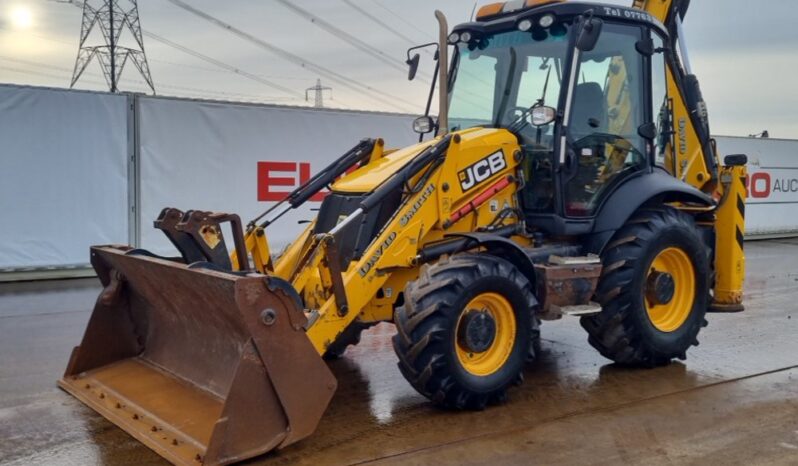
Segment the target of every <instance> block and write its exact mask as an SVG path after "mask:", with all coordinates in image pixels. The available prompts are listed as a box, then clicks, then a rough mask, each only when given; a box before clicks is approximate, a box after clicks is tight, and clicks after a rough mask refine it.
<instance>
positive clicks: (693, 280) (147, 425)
mask: <svg viewBox="0 0 798 466" xmlns="http://www.w3.org/2000/svg"><path fill="white" fill-rule="evenodd" d="M687 7H688V1H686V0H638V1H635V2H634V5H633V6H632V7H631V8H624V7H618V6H610V5H601V4H596V3H583V2H571V1H568V2H565V1H556V0H549V1H545V0H526V1H524V0H516V1H510V2H507V3H496V4H490V5H486V6H483V7H482V8H481V9H480V10H479V13H478V15H477V17H476V19H475V21H473V22H470V23H466V24H461V25H459V26H457V27H455V28H453V29H452V30H449V28H448V25H447V24H446V20H445V17H444V16H443V15H442V14H441V13H439V12H438V13H436V15H437V17H438V20H439V22H440V26H441V27H440V41H439V43H437V44H428V46H430V47H434V48H436V49H437V50H436V53H435V54H434V56H435V58H436V61H437V65H436V68H437V71H436V74H435V76H436V82H433V84H432V88H431V91H430V97H429V100H428V102H427V104H428V105H427V109H428V112H427V113H428V115H425V116H422V117H420V118H418V119H417V120H416V121H415V122H414V128H415V129H416V131H417V132H419V133H421V137H420V142H419V143H418V144H417V145H413V146H411V147H406V148H404V149H399V150H388V149H387V148H386V147H385V145H384V142H383V141H382V140H381V139H366V140H363V141H360V142H359V143H358V144H357V145H356V146H355V147H353V148H352V149H351V150H350V151H348V152H347V153H346V154H344V155H343V156H341V157H340V158H339V159H338V160H336V161H335V162H334V163H332V164H331V165H330V166H329V167H327V168H326V169H324V170H323V171H321V172H320V173H318V174H317V175H316V176H315V177H313V178H312V179H311V180H310V181H308V182H307V183H306V184H304V185H303V186H301V187H300V188H298V189H297V190H296V191H294V192H293V193H291V194H290V195H289V196H288V198H287V199H286V200H285V201H283V202H281V203H278V204H276V205H275V206H274V207H273V208H271V209H270V210H268V211H267V212H266V213H264V215H263V216H261V217H260V218H258V219H255V220H254V221H252V222H251V223H249V224H247V225H244V224H242V223H241V221H240V219H239V218H238V217H237V216H235V215H230V214H222V213H212V212H203V211H187V212H182V211H180V210H177V209H169V208H168V209H164V210H163V212H162V213H161V215H160V217H159V218H158V219H157V220H156V222H155V227H156V228H159V229H161V230H163V232H164V233H165V234H166V235H167V236H168V237H169V239H170V240H171V241H172V243H173V244H174V246H175V247H176V249H177V250H178V251H179V252H180V256H179V257H159V256H156V255H154V254H152V253H150V252H148V251H146V250H141V249H134V248H130V247H122V246H96V247H93V248H92V249H91V262H92V264H93V266H94V268H95V269H96V271H97V274H98V275H99V277H100V280H101V281H102V284H103V286H104V287H105V288H104V290H103V292H102V293H101V295H100V297H99V299H98V301H97V304H96V307H95V309H94V313H93V314H92V316H91V320H90V322H89V324H88V328H87V330H86V333H85V336H84V337H83V341H82V342H81V343H80V346H78V347H77V348H75V350H74V352H73V353H72V357H71V359H70V361H69V365H68V367H67V369H66V373H65V375H64V377H63V378H62V379H61V380H60V386H61V387H62V388H63V389H64V390H66V391H68V392H69V393H71V394H72V395H74V396H75V397H77V398H78V399H80V400H81V401H83V402H84V403H86V404H87V405H89V406H90V407H92V408H93V409H95V410H96V411H97V412H99V413H100V414H102V415H103V416H105V417H106V418H108V419H109V420H110V421H112V422H113V423H115V424H116V425H118V426H119V427H121V428H122V429H124V430H125V431H127V432H128V433H130V434H131V435H132V436H134V437H135V438H137V439H138V440H140V441H141V442H143V443H144V444H146V445H147V446H149V447H150V448H152V449H153V450H155V451H156V452H158V453H159V454H160V455H162V456H163V457H164V458H166V459H168V460H169V461H172V462H174V463H179V464H197V463H204V464H227V463H232V462H236V461H240V460H244V459H247V458H250V457H253V456H256V455H259V454H262V453H265V452H267V451H270V450H273V449H275V448H281V447H285V446H286V445H290V444H292V443H294V442H297V441H299V440H301V439H302V438H304V437H307V436H308V435H310V434H311V433H312V432H313V430H314V429H315V428H316V425H317V423H318V421H319V419H320V418H321V416H322V415H323V413H324V411H325V409H326V407H327V405H328V403H329V401H330V399H331V398H332V396H333V393H334V391H335V389H336V380H335V378H334V377H333V375H332V373H331V372H330V370H329V369H328V367H327V365H326V363H325V361H324V357H325V356H328V357H335V356H339V355H340V354H341V353H342V352H343V351H344V350H345V349H346V347H347V345H349V344H355V343H356V342H357V341H358V339H359V334H360V332H361V331H362V330H363V329H365V328H367V327H369V326H371V325H374V324H375V323H378V322H385V321H389V322H393V323H394V324H395V325H396V335H395V336H394V337H393V345H394V349H395V352H396V356H397V359H398V364H399V368H400V369H401V372H402V374H404V376H405V377H406V378H407V381H408V382H409V383H410V384H411V385H412V386H413V387H414V388H415V389H416V390H417V391H418V392H419V393H421V394H423V395H424V396H426V397H428V398H429V399H430V400H431V401H432V402H433V403H435V404H437V405H439V406H441V407H443V408H448V409H483V408H484V407H485V406H486V405H489V404H492V403H498V402H502V401H504V400H505V399H506V396H507V390H508V388H509V387H511V386H512V385H513V384H514V383H517V382H519V381H520V380H521V378H522V369H523V367H524V364H525V363H526V362H527V361H529V360H530V359H532V358H534V357H535V355H536V353H537V352H538V347H539V335H540V330H539V327H540V322H541V321H545V320H553V319H559V318H562V317H564V316H565V317H578V318H579V319H580V320H581V324H582V326H583V327H584V329H585V330H586V331H587V334H588V338H589V343H590V344H591V345H592V346H594V347H595V348H596V349H597V350H598V351H599V352H600V353H601V354H602V355H604V356H605V357H607V358H608V359H610V360H612V361H615V362H616V363H618V364H623V365H629V366H643V367H652V366H658V365H663V364H668V363H669V362H671V361H672V360H673V359H675V358H679V359H684V358H685V357H686V353H687V351H688V349H689V348H690V347H691V346H693V345H696V344H697V343H698V341H697V336H698V333H699V331H700V330H701V329H702V328H703V327H704V326H706V325H707V320H706V313H707V312H709V311H719V312H733V311H741V310H742V309H743V307H742V288H743V275H744V255H743V231H744V211H745V201H744V199H745V187H744V180H745V175H746V173H745V164H746V157H745V156H744V155H734V156H727V157H725V159H724V161H723V163H721V162H720V158H719V155H718V151H717V149H716V147H715V143H714V141H713V140H712V139H711V138H710V133H709V126H708V122H707V112H706V106H705V104H704V101H703V99H702V97H701V91H700V89H699V85H698V80H697V79H696V77H695V76H694V75H693V74H692V72H691V70H690V63H689V59H688V53H687V49H686V46H685V41H684V33H683V31H682V20H683V18H684V16H685V14H686V11H687ZM450 56H451V60H450V59H449V57H450ZM408 64H409V65H410V78H411V79H412V77H413V76H414V75H415V72H416V69H417V68H418V66H419V55H418V54H415V53H413V49H411V51H408ZM436 89H437V93H438V96H439V101H440V102H439V112H438V115H437V117H435V118H433V117H432V116H430V115H429V107H430V105H429V104H430V103H431V102H432V99H433V95H434V93H435V91H436ZM429 133H432V134H431V136H429V137H428V138H427V140H424V134H429ZM325 188H329V190H330V194H329V195H327V197H326V198H325V199H324V201H323V203H322V205H321V209H320V210H319V212H318V215H317V217H316V219H315V220H314V221H313V222H312V223H310V224H309V225H308V226H307V228H306V229H305V231H304V232H303V233H302V234H301V235H300V236H299V237H298V238H297V239H296V240H295V241H294V242H293V243H292V244H290V245H289V246H287V248H286V249H285V250H284V251H283V252H282V253H281V254H279V255H276V254H275V255H274V257H273V254H272V251H271V250H270V248H269V244H268V241H267V235H266V230H267V228H268V227H269V226H270V225H272V224H273V223H274V222H275V221H277V220H278V219H279V218H280V217H281V216H282V215H283V214H285V213H286V212H288V211H290V210H291V209H294V208H296V207H298V206H300V205H302V204H303V203H304V202H306V201H308V200H309V199H310V198H311V197H312V196H314V195H315V194H317V193H319V192H321V191H322V190H323V189H325ZM228 223H229V224H230V228H231V230H232V232H233V234H232V244H230V247H231V250H232V253H230V250H229V249H228V243H227V242H226V238H224V237H223V235H222V225H226V224H228ZM228 239H229V238H228Z"/></svg>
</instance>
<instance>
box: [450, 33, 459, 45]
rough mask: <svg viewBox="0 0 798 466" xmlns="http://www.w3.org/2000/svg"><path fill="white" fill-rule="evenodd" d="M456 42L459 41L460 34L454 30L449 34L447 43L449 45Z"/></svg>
mask: <svg viewBox="0 0 798 466" xmlns="http://www.w3.org/2000/svg"><path fill="white" fill-rule="evenodd" d="M458 42H460V34H458V33H456V32H453V33H451V34H449V44H450V45H454V44H456V43H458Z"/></svg>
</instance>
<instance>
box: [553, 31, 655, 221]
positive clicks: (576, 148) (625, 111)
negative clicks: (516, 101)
mask: <svg viewBox="0 0 798 466" xmlns="http://www.w3.org/2000/svg"><path fill="white" fill-rule="evenodd" d="M644 34H646V35H647V34H648V30H647V28H643V27H640V26H628V25H620V24H613V23H607V24H605V25H604V27H603V30H602V32H601V36H600V37H599V40H598V42H597V44H596V46H595V48H594V49H593V50H592V51H590V52H579V55H578V60H577V61H576V64H577V66H576V69H575V70H572V73H575V74H574V75H573V76H572V81H573V87H572V89H571V90H570V92H571V95H572V102H571V105H570V107H568V110H567V114H566V118H565V121H566V125H567V128H568V130H567V147H566V151H565V154H566V156H565V157H564V160H562V161H561V162H562V167H561V173H562V186H563V195H562V201H563V203H562V209H563V213H564V215H565V217H569V218H588V217H593V216H594V215H595V214H596V212H597V210H598V208H599V207H600V205H601V202H602V201H603V199H604V198H605V197H606V195H607V194H609V193H610V192H611V191H612V190H613V188H614V186H617V184H618V183H620V182H621V181H622V180H623V179H624V178H626V177H628V176H632V175H634V174H636V173H638V172H640V171H642V170H646V169H648V167H649V166H650V164H649V157H648V156H647V155H646V154H648V152H649V150H650V148H649V145H650V144H649V141H648V140H647V139H646V138H644V137H643V136H642V135H641V134H643V133H645V129H646V128H647V127H649V126H650V120H651V118H650V115H649V114H650V103H647V99H648V96H649V92H648V91H647V89H648V74H647V73H646V70H645V67H646V65H647V62H648V60H647V59H646V57H645V56H644V55H643V54H641V53H640V52H639V51H638V46H637V44H638V42H640V41H641V40H642V39H643V35H644ZM573 78H575V79H573Z"/></svg>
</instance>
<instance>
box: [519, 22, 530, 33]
mask: <svg viewBox="0 0 798 466" xmlns="http://www.w3.org/2000/svg"><path fill="white" fill-rule="evenodd" d="M530 29H532V21H530V20H528V19H524V20H521V22H520V23H518V30H519V31H522V32H527V31H528V30H530Z"/></svg>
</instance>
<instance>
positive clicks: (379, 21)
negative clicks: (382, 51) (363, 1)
mask: <svg viewBox="0 0 798 466" xmlns="http://www.w3.org/2000/svg"><path fill="white" fill-rule="evenodd" d="M341 1H342V2H344V3H345V4H347V5H348V6H349V7H350V8H352V9H353V10H355V11H357V12H358V13H360V14H361V15H363V16H365V17H366V18H368V19H370V20H372V21H373V22H375V23H377V24H379V25H380V27H382V28H383V29H385V30H386V31H388V32H390V33H391V34H393V35H395V36H396V37H399V38H400V39H402V40H404V41H406V42H407V43H409V44H411V45H416V44H417V42H416V40H415V39H411V38H410V37H408V36H406V35H404V34H403V33H402V32H400V31H398V30H396V29H394V28H393V27H392V26H391V25H390V24H388V23H386V22H385V21H383V20H382V19H380V18H379V17H377V16H375V15H373V14H371V13H369V12H368V11H366V10H365V9H363V8H361V7H359V6H358V5H356V4H355V3H354V2H353V1H352V0H341Z"/></svg>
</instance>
